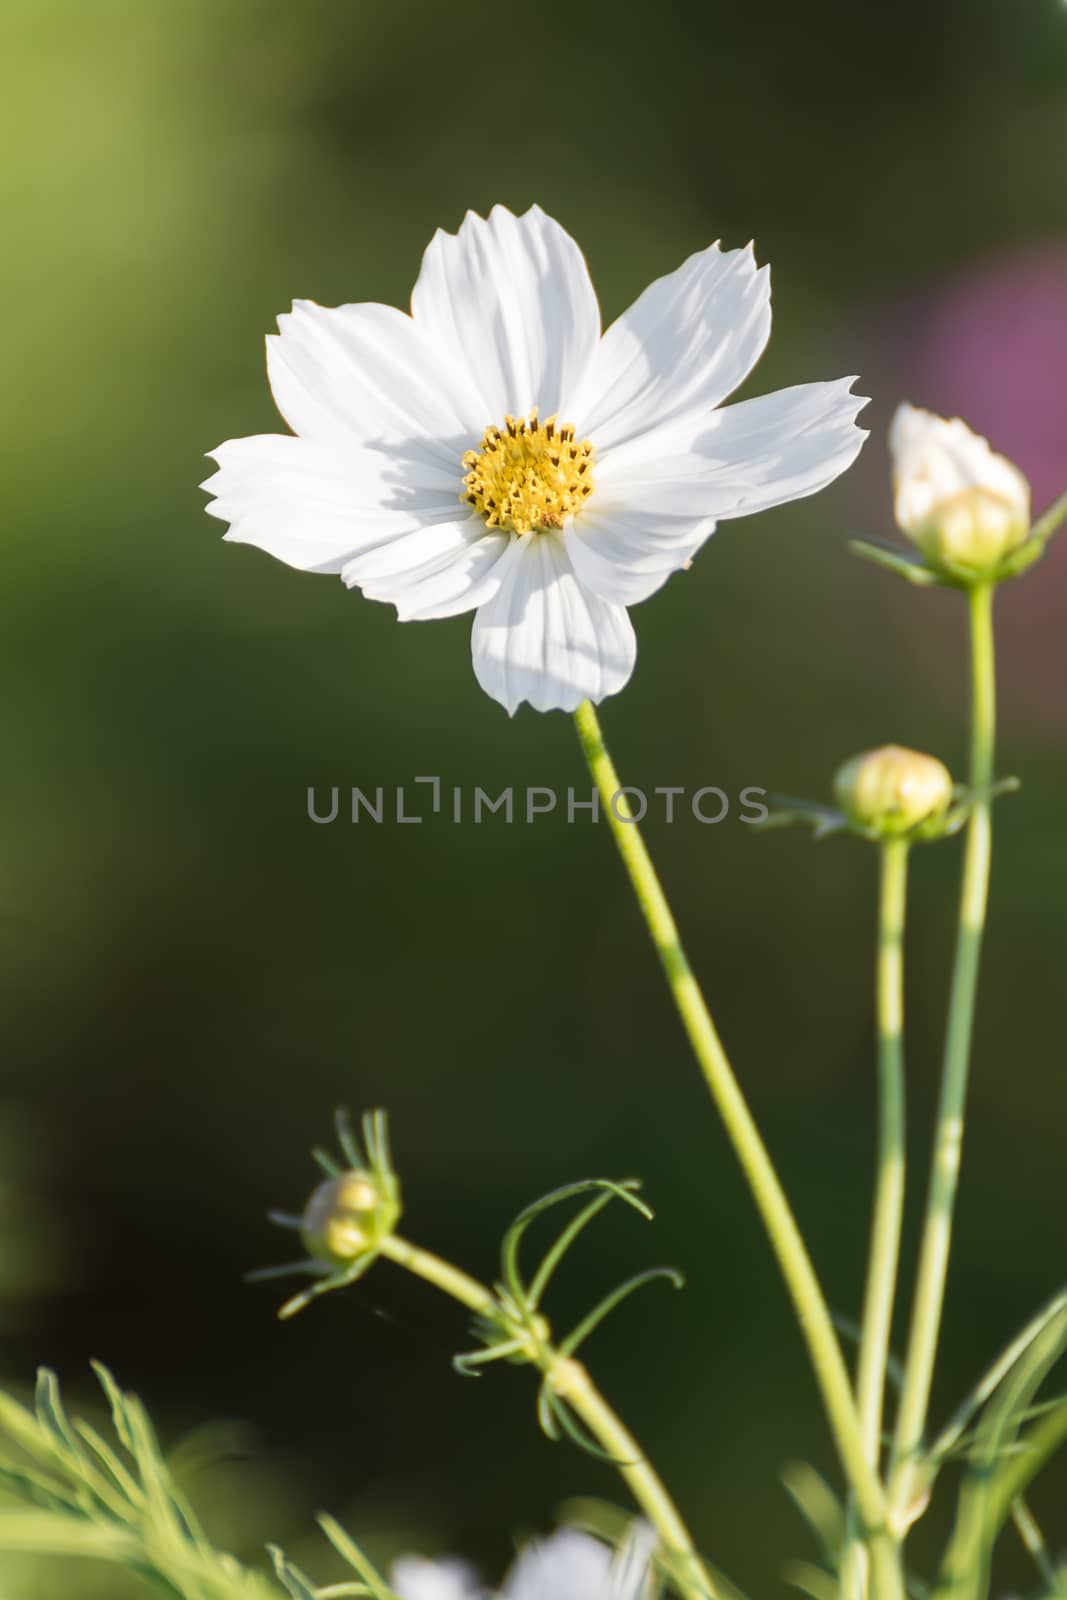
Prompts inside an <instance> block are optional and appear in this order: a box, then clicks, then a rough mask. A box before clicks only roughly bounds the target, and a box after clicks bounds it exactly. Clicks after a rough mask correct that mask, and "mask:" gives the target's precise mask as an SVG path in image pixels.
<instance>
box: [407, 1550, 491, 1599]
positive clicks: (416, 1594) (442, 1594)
mask: <svg viewBox="0 0 1067 1600" xmlns="http://www.w3.org/2000/svg"><path fill="white" fill-rule="evenodd" d="M389 1587H390V1589H392V1591H393V1593H394V1594H397V1595H399V1596H400V1600H477V1597H478V1596H479V1595H481V1594H482V1593H483V1590H482V1587H481V1585H480V1584H479V1583H478V1580H477V1578H476V1576H475V1574H474V1572H473V1570H472V1569H471V1568H470V1567H469V1566H468V1565H467V1563H466V1562H465V1561H458V1560H456V1559H455V1558H454V1557H450V1556H446V1557H444V1559H443V1560H440V1561H429V1560H427V1558H426V1557H425V1556H401V1557H400V1558H399V1560H397V1561H394V1562H393V1565H392V1567H391V1568H390V1570H389Z"/></svg>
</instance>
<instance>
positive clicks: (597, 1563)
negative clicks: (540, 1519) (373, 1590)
mask: <svg viewBox="0 0 1067 1600" xmlns="http://www.w3.org/2000/svg"><path fill="white" fill-rule="evenodd" d="M655 1546H656V1537H655V1534H654V1533H653V1531H652V1529H651V1528H649V1527H648V1526H647V1524H645V1523H641V1522H637V1523H634V1524H633V1526H632V1527H631V1529H630V1532H629V1534H628V1535H627V1538H626V1539H625V1541H624V1542H623V1544H622V1545H620V1547H619V1549H618V1551H617V1552H616V1553H615V1554H614V1555H612V1553H611V1551H610V1550H609V1549H608V1547H607V1545H604V1544H602V1543H601V1542H600V1540H599V1539H592V1538H590V1537H589V1535H588V1534H584V1533H579V1532H577V1531H576V1530H574V1529H571V1528H563V1529H560V1531H559V1532H558V1533H554V1534H552V1535H551V1537H550V1538H548V1539H535V1540H533V1541H531V1543H530V1544H528V1545H526V1546H525V1547H524V1549H523V1550H522V1551H521V1552H520V1553H519V1555H518V1557H517V1558H516V1561H515V1563H514V1565H513V1566H512V1568H511V1570H510V1572H509V1573H508V1575H507V1577H506V1578H505V1580H504V1583H503V1586H502V1588H501V1589H500V1591H499V1600H647V1597H648V1596H650V1595H651V1593H652V1590H653V1573H652V1566H651V1558H652V1552H653V1550H654V1549H655ZM389 1584H390V1588H392V1589H393V1590H394V1591H395V1593H396V1594H398V1595H399V1596H400V1600H482V1597H484V1596H485V1593H486V1591H485V1590H484V1589H483V1588H482V1587H481V1586H480V1585H479V1583H478V1581H477V1579H476V1577H475V1575H474V1573H473V1572H472V1571H471V1569H470V1568H469V1567H468V1566H466V1565H465V1564H464V1563H463V1562H461V1561H455V1560H452V1559H445V1560H443V1561H428V1560H426V1559H424V1558H423V1557H421V1556H404V1557H402V1558H401V1559H400V1560H399V1561H397V1562H395V1563H394V1565H393V1568H392V1570H391V1572H390V1575H389Z"/></svg>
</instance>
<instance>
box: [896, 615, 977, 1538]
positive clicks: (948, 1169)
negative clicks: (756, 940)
mask: <svg viewBox="0 0 1067 1600" xmlns="http://www.w3.org/2000/svg"><path fill="white" fill-rule="evenodd" d="M968 599H969V602H970V626H971V677H972V713H971V770H970V782H971V788H972V790H973V791H974V794H975V801H974V809H973V811H972V813H971V818H970V822H969V823H968V827H967V842H966V846H965V853H964V864H963V882H962V888H961V892H960V911H959V930H958V934H957V939H956V959H955V965H954V968H953V973H952V988H951V993H950V997H949V1011H948V1026H947V1030H946V1036H945V1057H944V1067H943V1074H942V1080H941V1101H940V1105H939V1108H938V1116H937V1131H936V1134H935V1139H934V1150H933V1156H932V1161H931V1168H930V1184H929V1190H928V1194H927V1202H926V1217H925V1221H924V1224H923V1235H922V1245H921V1248H920V1253H919V1266H918V1272H917V1276H916V1286H915V1299H914V1303H913V1306H912V1317H911V1329H910V1333H909V1338H908V1352H907V1358H906V1361H905V1367H904V1384H903V1388H902V1390H901V1397H900V1412H899V1415H898V1417H897V1426H896V1434H895V1438H894V1443H893V1465H892V1471H891V1475H890V1494H889V1501H890V1515H891V1521H892V1523H893V1526H894V1528H895V1529H896V1530H897V1531H898V1532H899V1533H900V1534H901V1535H903V1533H904V1532H905V1531H906V1530H907V1528H908V1526H909V1525H910V1523H911V1522H912V1521H913V1520H914V1519H915V1517H916V1516H917V1515H918V1514H919V1513H920V1512H921V1510H922V1506H921V1504H919V1505H916V1504H914V1503H913V1501H914V1490H915V1486H916V1484H917V1482H918V1476H917V1473H916V1468H917V1466H918V1456H919V1452H920V1450H921V1448H922V1442H923V1437H924V1434H925V1430H926V1415H927V1408H928V1406H929V1401H930V1387H931V1383H932V1381H933V1373H934V1363H935V1360H936V1357H937V1343H938V1337H939V1334H940V1329H941V1316H942V1310H943V1307H944V1299H945V1279H946V1276H947V1273H948V1258H949V1248H950V1245H951V1241H952V1214H953V1209H954V1207H955V1202H956V1191H957V1188H958V1184H959V1168H960V1149H961V1145H962V1142H963V1117H964V1110H965V1106H966V1099H967V1078H968V1071H969V1067H970V1058H971V1036H972V1032H973V1028H974V1010H975V998H976V995H977V989H978V966H979V958H980V955H981V949H982V934H983V932H984V929H985V918H986V903H987V900H988V896H989V863H990V855H991V850H992V829H991V817H990V802H989V796H988V790H989V787H990V785H991V783H992V779H993V745H994V737H995V727H996V685H995V677H994V656H993V589H992V586H991V585H989V584H977V585H975V587H974V588H972V589H971V590H970V591H969V592H968Z"/></svg>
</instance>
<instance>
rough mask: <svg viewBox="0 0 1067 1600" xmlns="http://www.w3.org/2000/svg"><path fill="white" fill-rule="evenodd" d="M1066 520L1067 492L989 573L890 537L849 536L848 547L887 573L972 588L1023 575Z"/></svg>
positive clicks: (924, 583)
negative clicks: (936, 558) (937, 557)
mask: <svg viewBox="0 0 1067 1600" xmlns="http://www.w3.org/2000/svg"><path fill="white" fill-rule="evenodd" d="M1065 522H1067V491H1065V492H1064V493H1063V494H1061V495H1060V496H1059V498H1058V499H1057V500H1054V501H1053V502H1052V504H1051V505H1050V506H1049V507H1048V508H1047V510H1045V511H1043V512H1042V513H1041V515H1040V516H1039V517H1038V519H1037V521H1036V522H1035V523H1034V524H1033V526H1032V527H1031V529H1030V532H1029V533H1028V534H1027V536H1026V538H1025V539H1024V540H1023V542H1022V544H1020V545H1016V547H1015V549H1014V550H1010V551H1009V552H1008V554H1007V555H1006V556H1005V557H1004V559H1003V560H1002V561H1000V562H999V563H998V564H997V565H996V566H995V567H991V568H990V569H989V571H988V572H974V571H973V570H972V569H971V568H969V567H958V566H956V565H955V563H954V562H951V561H931V560H930V559H929V558H928V557H926V556H925V555H923V554H922V552H921V551H919V550H913V549H911V548H910V547H908V546H907V545H901V544H896V543H893V542H891V541H890V540H888V539H871V538H864V539H850V540H849V549H850V550H851V551H852V553H853V555H857V556H859V557H860V559H861V560H862V561H870V562H872V563H873V564H874V565H875V566H877V567H885V569H886V570H887V571H888V572H895V573H896V575H897V577H899V578H904V579H906V581H907V582H908V583H913V584H917V585H919V586H920V587H922V588H930V587H934V586H940V587H942V588H946V589H973V588H975V586H976V585H978V584H987V583H990V584H991V583H1003V582H1004V581H1005V580H1006V579H1008V578H1018V577H1020V576H1021V575H1022V574H1023V573H1024V572H1026V571H1027V570H1028V569H1029V568H1030V567H1032V566H1033V565H1034V563H1035V561H1040V559H1041V557H1042V556H1043V555H1044V553H1045V546H1046V545H1047V544H1048V542H1049V540H1050V539H1051V538H1052V536H1053V535H1054V534H1056V533H1058V532H1059V530H1060V528H1061V527H1062V526H1063V524H1064V523H1065Z"/></svg>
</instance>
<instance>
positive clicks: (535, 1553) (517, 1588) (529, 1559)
mask: <svg viewBox="0 0 1067 1600" xmlns="http://www.w3.org/2000/svg"><path fill="white" fill-rule="evenodd" d="M610 1570H611V1555H610V1552H609V1551H608V1548H607V1546H606V1545H603V1544H601V1543H600V1540H599V1539H591V1538H590V1537H589V1535H588V1534H585V1533H578V1532H576V1531H575V1530H573V1529H570V1528H562V1529H561V1530H560V1531H559V1532H558V1533H554V1534H553V1535H552V1537H551V1538H550V1539H535V1540H533V1541H532V1542H531V1543H530V1544H528V1545H527V1546H526V1547H525V1549H524V1550H523V1551H522V1552H521V1554H520V1555H519V1558H518V1560H517V1561H516V1562H515V1565H514V1566H513V1567H512V1569H511V1571H510V1573H509V1574H508V1577H507V1580H506V1582H505V1584H504V1600H603V1597H604V1594H605V1591H606V1588H607V1582H608V1574H609V1572H610Z"/></svg>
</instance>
